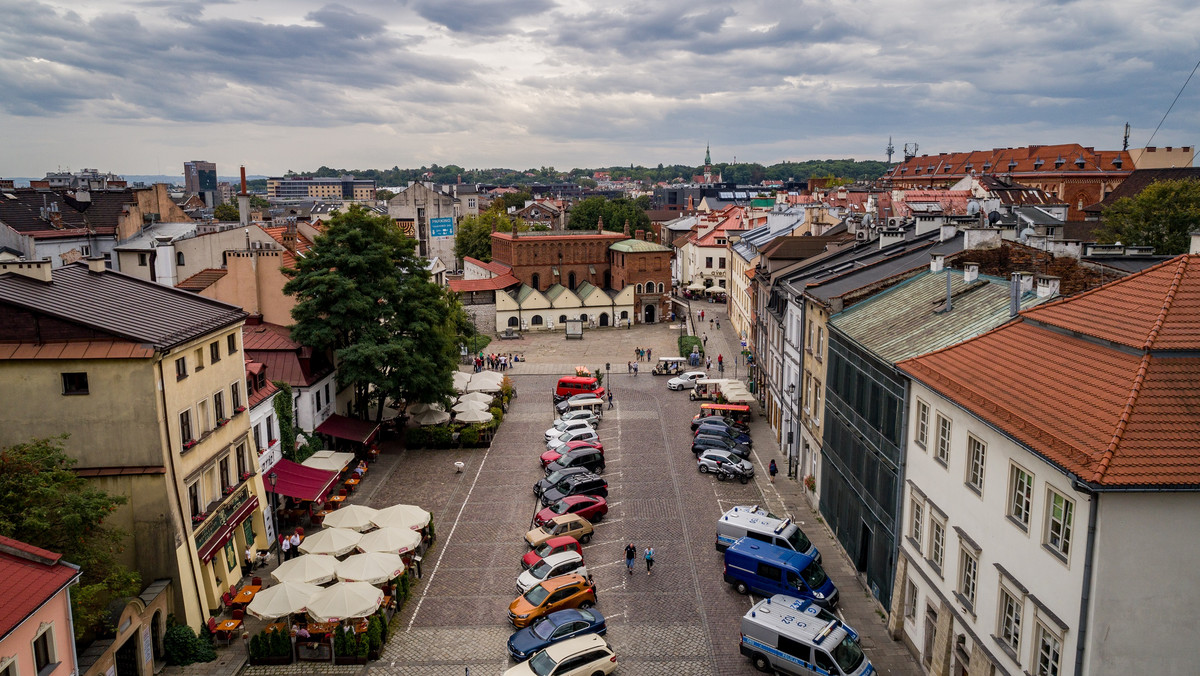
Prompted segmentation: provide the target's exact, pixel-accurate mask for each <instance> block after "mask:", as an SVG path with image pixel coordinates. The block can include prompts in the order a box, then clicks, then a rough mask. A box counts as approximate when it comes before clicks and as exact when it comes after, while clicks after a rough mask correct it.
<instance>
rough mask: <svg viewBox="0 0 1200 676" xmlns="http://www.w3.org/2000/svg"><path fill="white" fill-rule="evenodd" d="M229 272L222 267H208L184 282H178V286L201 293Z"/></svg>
mask: <svg viewBox="0 0 1200 676" xmlns="http://www.w3.org/2000/svg"><path fill="white" fill-rule="evenodd" d="M227 274H229V272H228V271H227V270H222V269H220V268H207V269H204V270H201V271H200V272H197V273H196V274H194V275H192V276H191V277H188V278H187V279H185V280H183V281H182V282H180V283H178V284H176V285H175V286H176V288H180V289H187V290H188V291H194V292H196V293H199V292H201V291H203V290H205V289H207V288H208V287H210V286H212V285H213V284H215V283H216V281H217V280H218V279H220V278H222V277H224V276H225V275H227Z"/></svg>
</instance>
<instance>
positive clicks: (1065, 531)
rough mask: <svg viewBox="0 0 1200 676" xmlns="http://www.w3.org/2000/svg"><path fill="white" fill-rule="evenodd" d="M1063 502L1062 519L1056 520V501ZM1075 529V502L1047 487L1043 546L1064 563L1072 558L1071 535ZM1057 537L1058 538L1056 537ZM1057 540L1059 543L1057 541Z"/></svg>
mask: <svg viewBox="0 0 1200 676" xmlns="http://www.w3.org/2000/svg"><path fill="white" fill-rule="evenodd" d="M1056 498H1058V499H1061V500H1062V509H1063V514H1062V518H1055V515H1054V512H1055V501H1056V500H1055V499H1056ZM1074 528H1075V501H1074V500H1072V499H1071V498H1068V497H1067V496H1065V495H1063V494H1062V493H1059V492H1058V491H1056V490H1054V489H1053V488H1051V487H1049V486H1047V487H1046V526H1045V528H1044V529H1043V531H1042V544H1043V545H1045V546H1046V548H1047V549H1049V550H1050V551H1051V552H1053V553H1054V554H1057V555H1058V556H1060V557H1062V558H1063V560H1064V561H1066V560H1070V557H1071V535H1072V531H1073V530H1074ZM1056 536H1057V537H1056ZM1055 540H1057V542H1056V541H1055Z"/></svg>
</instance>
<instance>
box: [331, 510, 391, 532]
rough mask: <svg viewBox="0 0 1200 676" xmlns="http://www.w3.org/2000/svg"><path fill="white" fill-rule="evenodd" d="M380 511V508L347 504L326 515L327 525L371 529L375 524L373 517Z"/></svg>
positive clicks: (352, 528) (360, 529)
mask: <svg viewBox="0 0 1200 676" xmlns="http://www.w3.org/2000/svg"><path fill="white" fill-rule="evenodd" d="M378 513H379V510H378V509H375V508H373V507H366V506H364V505H346V506H344V507H341V508H339V509H337V510H336V511H333V512H330V513H329V514H327V515H325V525H326V526H329V527H331V528H349V529H350V530H356V531H360V532H361V531H364V530H371V529H372V528H374V527H375V524H373V523H371V517H373V516H375V515H376V514H378Z"/></svg>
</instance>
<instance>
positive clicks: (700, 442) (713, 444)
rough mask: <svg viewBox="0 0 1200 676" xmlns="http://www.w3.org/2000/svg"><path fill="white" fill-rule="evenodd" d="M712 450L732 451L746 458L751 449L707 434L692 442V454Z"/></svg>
mask: <svg viewBox="0 0 1200 676" xmlns="http://www.w3.org/2000/svg"><path fill="white" fill-rule="evenodd" d="M710 448H715V449H718V450H722V451H732V452H733V453H735V454H737V455H739V456H741V457H743V458H745V457H748V456H749V455H750V447H749V446H745V445H743V444H736V443H734V442H732V441H730V440H728V439H723V438H721V437H714V436H710V435H707V434H701V435H699V436H697V437H696V438H695V439H693V440H692V453H699V452H700V451H707V450H708V449H710Z"/></svg>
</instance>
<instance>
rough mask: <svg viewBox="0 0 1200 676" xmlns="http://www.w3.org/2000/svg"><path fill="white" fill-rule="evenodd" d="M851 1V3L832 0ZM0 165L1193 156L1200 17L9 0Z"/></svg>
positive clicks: (1199, 131) (1022, 10) (1, 36)
mask: <svg viewBox="0 0 1200 676" xmlns="http://www.w3.org/2000/svg"><path fill="white" fill-rule="evenodd" d="M835 4H836V3H835ZM0 8H2V9H3V11H4V13H5V15H6V22H5V24H4V25H3V26H0V87H3V88H4V90H5V97H4V98H3V100H0V130H2V131H0V138H2V140H3V143H4V146H5V149H6V152H5V153H4V155H3V157H2V158H0V176H5V177H9V176H25V177H29V176H40V175H42V174H43V173H44V172H46V171H52V170H54V169H55V168H56V167H71V168H76V169H77V168H82V167H85V166H87V167H98V168H101V169H103V170H105V171H113V172H116V173H127V174H150V173H161V174H175V173H177V172H179V171H180V167H181V166H182V162H184V161H188V160H192V159H195V158H197V157H200V158H205V159H207V160H208V161H212V162H215V163H216V164H217V165H218V167H227V168H228V169H226V171H225V173H226V174H228V173H232V171H233V168H234V167H237V166H238V165H241V164H245V165H246V166H247V168H248V170H249V171H250V172H252V173H254V174H268V175H277V174H282V173H283V172H285V171H287V170H289V169H290V170H296V171H304V170H312V169H315V168H317V167H318V166H321V165H327V166H333V167H344V168H363V169H365V168H387V167H391V166H401V167H419V166H422V165H429V164H434V163H437V164H443V165H444V164H451V163H453V164H458V165H460V166H463V167H465V168H489V167H508V168H512V169H518V170H520V169H524V168H528V167H536V166H554V167H556V168H558V169H559V170H568V169H570V168H572V167H602V166H616V165H627V164H630V163H634V164H639V165H645V166H655V165H657V164H658V163H660V162H661V163H663V164H668V165H669V164H675V163H679V164H688V165H696V164H699V162H700V160H701V158H702V151H703V148H704V146H705V145H706V144H711V146H712V148H713V159H714V161H717V162H732V161H734V160H736V161H739V162H759V163H762V164H765V165H770V164H774V163H777V162H782V161H800V160H805V159H825V158H851V157H852V158H855V159H859V160H863V159H880V160H882V159H885V147H886V145H887V140H888V138H889V137H891V138H892V140H893V142H894V143H895V146H896V154H897V156H900V154H901V153H902V150H903V147H904V144H905V143H918V144H919V145H920V151H919V152H921V153H926V152H928V153H934V154H936V153H938V152H950V151H959V150H971V149H988V148H992V147H1005V146H1021V145H1028V144H1048V143H1080V144H1082V145H1085V146H1093V147H1096V148H1098V149H1119V148H1120V147H1121V143H1122V134H1123V131H1124V125H1125V123H1126V122H1128V123H1130V125H1131V126H1132V132H1131V135H1130V139H1129V143H1130V147H1140V146H1143V145H1148V144H1151V137H1153V141H1152V144H1153V145H1158V146H1195V145H1196V143H1197V142H1198V141H1200V90H1198V87H1200V85H1197V83H1195V82H1192V83H1190V84H1189V85H1188V86H1187V87H1186V88H1184V90H1183V92H1182V94H1181V95H1180V96H1179V99H1178V101H1175V103H1174V107H1173V109H1172V111H1171V113H1170V115H1168V116H1167V118H1166V120H1165V121H1164V122H1163V123H1162V126H1161V128H1160V129H1158V131H1157V132H1155V128H1156V126H1157V125H1158V124H1159V121H1160V120H1161V119H1162V117H1163V115H1164V113H1166V111H1167V110H1168V107H1169V106H1171V105H1172V100H1173V99H1174V98H1175V96H1176V94H1177V93H1179V91H1180V87H1182V86H1183V84H1184V82H1185V81H1186V80H1187V78H1188V75H1189V73H1190V72H1192V68H1193V66H1194V65H1195V64H1196V55H1197V53H1200V39H1198V38H1197V37H1196V36H1195V35H1194V32H1192V31H1190V30H1189V27H1190V26H1192V25H1196V24H1197V23H1200V7H1197V6H1195V5H1194V4H1192V3H1186V2H1182V1H1176V0H1155V1H1153V2H1147V3H1138V4H1137V5H1136V6H1132V5H1129V4H1128V3H1119V2H1109V1H1103V2H1071V1H1065V2H1054V3H1042V2H1034V1H1033V0H1019V1H1014V2H1009V3H1004V4H1003V5H1002V6H999V5H997V6H990V7H977V6H963V5H961V4H958V3H949V2H933V3H922V4H921V6H920V7H909V6H906V5H900V4H899V3H885V2H882V1H878V2H877V1H875V0H870V1H868V2H858V3H850V4H845V5H837V6H831V5H830V4H829V3H823V4H822V3H815V2H803V3H780V2H767V1H763V2H746V3H739V4H738V5H737V6H736V7H731V6H728V5H726V4H722V3H717V2H704V1H699V2H693V3H689V4H687V5H677V4H676V5H672V4H667V3H649V4H647V3H640V4H637V5H633V4H625V5H605V6H603V7H602V8H594V7H593V6H592V5H591V4H589V3H585V2H582V1H580V0H562V1H559V2H554V1H552V0H528V1H526V2H521V3H516V4H514V3H500V2H491V1H489V0H468V1H466V2H463V3H456V4H454V5H450V6H447V5H445V3H437V2H434V1H433V0H407V1H405V0H395V1H384V0H380V1H379V2H358V3H353V5H352V6H345V5H337V4H331V3H324V2H319V1H318V2H310V1H301V2H280V1H279V0H261V1H258V2H253V1H247V0H234V1H231V2H225V3H204V4H201V3H195V4H188V3H184V4H176V3H161V2H153V1H149V2H142V3H135V4H132V5H128V6H124V5H123V6H121V7H120V8H118V7H114V6H113V5H112V4H111V3H108V2H102V1H95V0H92V1H89V0H84V1H82V2H77V3H71V4H70V5H69V6H68V5H67V4H66V3H63V2H60V1H59V0H51V1H48V2H27V3H16V2H12V1H11V0H0Z"/></svg>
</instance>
